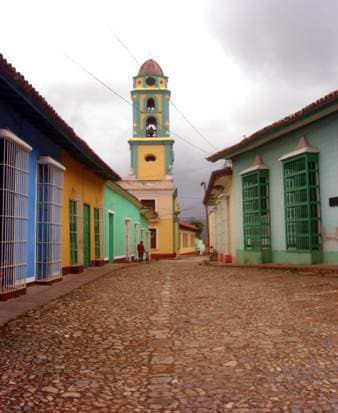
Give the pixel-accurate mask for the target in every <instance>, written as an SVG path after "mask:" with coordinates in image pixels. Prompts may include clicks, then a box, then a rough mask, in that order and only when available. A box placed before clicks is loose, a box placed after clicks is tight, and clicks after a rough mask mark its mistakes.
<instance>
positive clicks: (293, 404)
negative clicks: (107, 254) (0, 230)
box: [0, 258, 338, 413]
mask: <svg viewBox="0 0 338 413" xmlns="http://www.w3.org/2000/svg"><path fill="white" fill-rule="evenodd" d="M337 300H338V277H333V276H332V277H322V276H318V275H311V274H302V275H299V274H295V273H292V272H286V271H285V272H281V271H268V270H252V269H239V268H224V267H213V266H206V265H204V264H203V263H202V261H201V260H200V259H199V258H191V259H184V260H177V261H174V262H173V261H171V262H169V261H167V262H154V263H152V264H151V265H146V264H142V265H141V264H140V265H139V266H131V267H130V268H123V269H121V270H118V271H115V272H114V273H112V274H111V275H105V276H103V277H101V278H99V279H97V280H95V281H93V282H91V283H89V284H86V285H84V286H82V287H80V288H78V289H76V290H74V291H73V292H71V293H69V294H68V295H66V296H64V297H61V298H59V299H57V300H55V301H52V302H50V303H49V304H47V305H46V306H44V307H41V308H38V309H34V310H31V311H30V312H29V313H27V314H26V315H24V316H22V317H20V318H18V319H16V320H14V321H11V322H9V323H8V324H7V325H6V326H5V327H3V328H2V329H1V330H0V411H1V413H12V412H34V413H35V412H53V413H55V412H60V413H61V412H62V413H63V412H91V413H92V412H157V411H161V412H186V413H188V412H196V413H204V412H284V411H285V412H293V413H296V412H338V393H337V392H338V310H337V302H338V301H337Z"/></svg>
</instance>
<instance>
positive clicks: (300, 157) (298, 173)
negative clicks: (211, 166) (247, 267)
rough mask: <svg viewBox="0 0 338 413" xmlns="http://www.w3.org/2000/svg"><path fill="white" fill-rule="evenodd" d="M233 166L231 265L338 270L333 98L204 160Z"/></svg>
mask: <svg viewBox="0 0 338 413" xmlns="http://www.w3.org/2000/svg"><path fill="white" fill-rule="evenodd" d="M220 159H227V160H230V161H232V167H233V185H234V193H235V200H234V204H235V206H236V224H235V228H236V229H235V230H236V262H238V263H252V264H256V263H268V262H273V263H283V264H300V265H302V264H321V263H324V264H338V184H337V180H338V91H335V92H333V93H330V94H328V95H326V96H324V97H322V98H321V99H319V100H317V101H316V102H313V103H311V104H310V105H308V106H306V107H305V108H303V109H301V110H299V111H298V112H296V113H294V114H292V115H290V116H287V117H286V118H284V119H281V120H279V121H277V122H275V123H273V124H271V125H269V126H266V127H265V128H263V129H261V130H259V131H257V132H255V133H253V134H252V135H251V136H249V137H247V138H245V139H243V140H242V141H240V142H239V143H238V144H236V145H233V146H231V147H228V148H225V149H223V150H221V151H219V152H217V153H215V154H214V155H212V156H210V157H209V158H208V160H210V161H212V162H215V161H217V160H220Z"/></svg>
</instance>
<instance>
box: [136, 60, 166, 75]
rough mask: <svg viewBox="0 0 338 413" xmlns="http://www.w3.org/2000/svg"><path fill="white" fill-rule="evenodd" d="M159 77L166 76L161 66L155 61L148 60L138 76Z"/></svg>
mask: <svg viewBox="0 0 338 413" xmlns="http://www.w3.org/2000/svg"><path fill="white" fill-rule="evenodd" d="M143 75H157V76H164V74H163V70H162V69H161V66H160V65H159V64H158V63H157V62H156V61H155V60H153V59H149V60H146V61H145V62H144V63H143V65H142V66H141V67H140V70H139V71H138V76H143Z"/></svg>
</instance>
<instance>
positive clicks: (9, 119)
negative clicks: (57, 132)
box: [0, 102, 60, 281]
mask: <svg viewBox="0 0 338 413" xmlns="http://www.w3.org/2000/svg"><path fill="white" fill-rule="evenodd" d="M0 129H9V130H10V131H11V132H13V133H15V135H17V136H18V137H19V138H20V139H22V140H23V141H25V142H27V143H28V144H29V145H30V146H32V148H33V150H32V151H31V152H30V154H29V190H28V251H27V264H28V270H27V279H28V281H32V280H33V279H34V276H35V221H36V162H37V160H38V159H39V158H40V156H51V157H52V158H54V159H56V160H58V159H59V155H60V148H59V147H58V146H57V145H55V144H54V143H53V142H52V141H51V140H50V139H48V137H47V136H46V135H45V134H43V133H42V132H41V131H40V130H39V129H37V128H36V127H34V126H33V125H32V124H31V123H30V122H29V121H27V120H26V119H25V118H24V117H23V116H21V115H19V114H18V113H17V112H15V111H14V110H13V109H12V108H11V107H9V106H8V105H6V104H4V103H3V102H0Z"/></svg>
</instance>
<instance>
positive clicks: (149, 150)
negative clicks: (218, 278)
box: [137, 145, 165, 180]
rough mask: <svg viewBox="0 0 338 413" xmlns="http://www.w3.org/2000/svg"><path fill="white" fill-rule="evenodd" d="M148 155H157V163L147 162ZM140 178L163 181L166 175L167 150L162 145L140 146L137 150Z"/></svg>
mask: <svg viewBox="0 0 338 413" xmlns="http://www.w3.org/2000/svg"><path fill="white" fill-rule="evenodd" d="M147 155H155V156H156V161H155V162H146V160H145V157H146V156H147ZM137 165H138V166H137V168H138V178H139V179H147V180H158V179H163V177H164V175H165V148H164V146H162V145H139V146H138V148H137Z"/></svg>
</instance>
